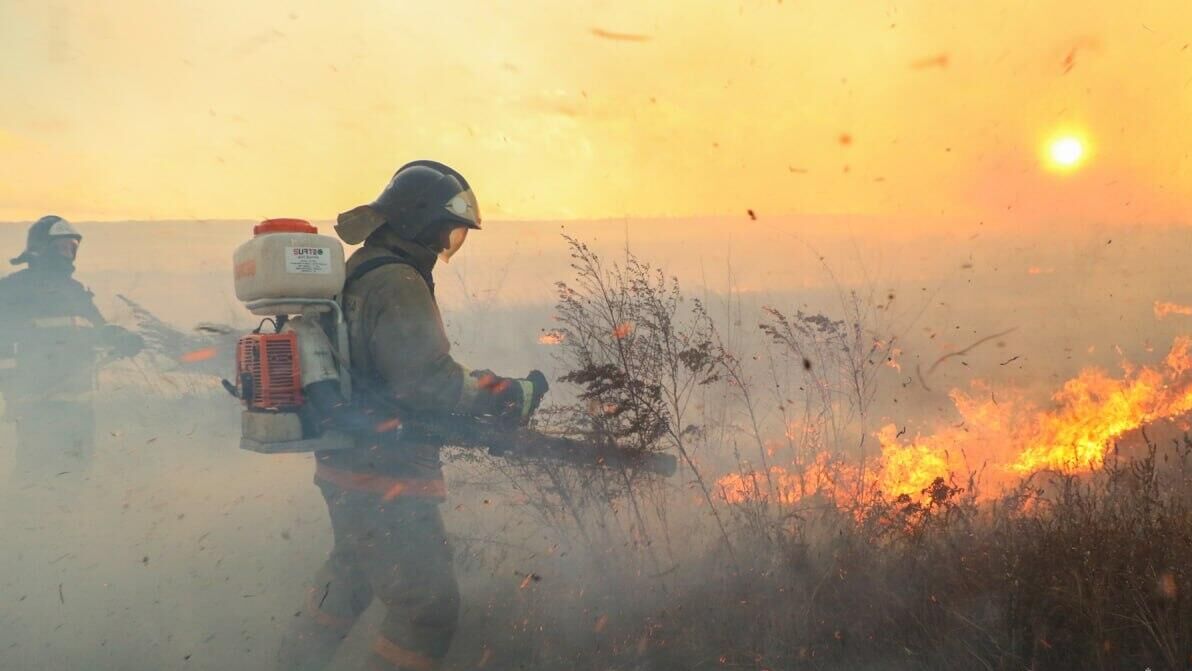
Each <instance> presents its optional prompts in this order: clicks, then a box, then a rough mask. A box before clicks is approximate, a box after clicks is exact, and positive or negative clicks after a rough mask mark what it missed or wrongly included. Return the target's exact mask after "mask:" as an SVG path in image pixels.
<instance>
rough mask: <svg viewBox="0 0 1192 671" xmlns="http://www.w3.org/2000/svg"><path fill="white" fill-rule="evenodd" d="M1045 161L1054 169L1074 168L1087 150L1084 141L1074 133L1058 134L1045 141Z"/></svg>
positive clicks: (1085, 154)
mask: <svg viewBox="0 0 1192 671" xmlns="http://www.w3.org/2000/svg"><path fill="white" fill-rule="evenodd" d="M1046 153H1047V162H1048V163H1049V164H1050V165H1051V167H1052V168H1054V169H1055V170H1060V171H1069V170H1075V169H1076V168H1078V167H1079V166H1080V165H1081V164H1082V163H1084V160H1085V157H1086V156H1087V154H1088V152H1087V150H1086V147H1085V141H1084V140H1083V139H1081V138H1080V137H1078V136H1076V135H1059V136H1056V137H1054V138H1052V139H1051V141H1050V142H1048V143H1047V152H1046Z"/></svg>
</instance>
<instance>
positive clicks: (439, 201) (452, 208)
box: [335, 161, 480, 245]
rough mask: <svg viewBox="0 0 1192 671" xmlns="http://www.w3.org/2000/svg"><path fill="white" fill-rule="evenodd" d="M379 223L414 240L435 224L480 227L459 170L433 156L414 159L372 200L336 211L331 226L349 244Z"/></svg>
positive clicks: (466, 183) (472, 199)
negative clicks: (428, 159) (336, 214)
mask: <svg viewBox="0 0 1192 671" xmlns="http://www.w3.org/2000/svg"><path fill="white" fill-rule="evenodd" d="M382 225H388V226H389V228H391V229H393V231H394V232H396V233H397V234H398V236H400V237H401V238H403V239H406V240H415V239H418V238H419V237H420V236H424V235H426V234H427V233H428V232H431V231H432V230H433V229H435V228H455V227H458V226H464V227H467V228H480V209H479V206H478V205H477V204H476V196H475V195H473V194H472V188H471V187H470V186H469V185H468V180H466V179H464V176H463V175H461V174H459V173H458V172H456V171H455V170H453V169H451V168H450V167H448V166H446V165H443V164H442V163H438V162H436V161H414V162H412V163H407V164H405V165H403V166H402V167H401V168H400V169H399V170H398V171H397V172H396V173H394V175H393V179H391V180H389V185H388V186H386V187H385V190H384V191H382V192H381V195H380V196H377V199H376V200H374V201H373V202H372V203H370V204H368V205H361V206H360V207H357V208H353V209H351V210H348V211H347V212H344V213H343V214H341V215H339V218H338V224H337V225H336V227H335V232H336V233H338V234H339V237H340V238H341V239H342V240H343V241H344V242H346V243H348V244H350V245H354V244H357V243H359V242H363V241H364V239H365V238H367V237H368V236H369V235H371V234H372V232H373V231H375V230H377V229H378V228H380V227H381V226H382Z"/></svg>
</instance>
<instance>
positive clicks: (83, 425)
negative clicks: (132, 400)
mask: <svg viewBox="0 0 1192 671" xmlns="http://www.w3.org/2000/svg"><path fill="white" fill-rule="evenodd" d="M82 239H83V236H82V235H80V234H79V232H78V231H77V230H76V229H75V228H74V226H71V225H70V223H69V222H68V221H66V220H65V219H63V218H62V217H58V216H55V215H48V216H45V217H42V218H41V219H38V220H37V222H35V223H34V224H33V225H32V226H31V227H30V228H29V232H28V235H27V238H26V243H25V250H24V251H23V252H22V253H21V254H20V256H18V257H16V258H15V259H12V264H13V265H27V266H28V267H27V268H25V269H23V270H19V271H17V272H15V273H12V274H11V275H8V276H6V277H4V278H3V279H0V315H3V317H2V318H0V393H2V394H3V395H4V400H5V408H6V414H7V416H8V418H9V419H12V420H15V422H16V435H17V452H16V460H15V467H14V470H13V475H14V477H15V478H17V479H28V480H31V481H35V482H40V483H45V482H48V481H50V480H51V479H53V478H55V477H57V476H60V475H64V474H66V473H86V472H87V471H88V470H89V467H90V462H91V455H92V452H93V450H94V445H95V413H94V410H93V409H92V406H91V396H92V394H93V392H94V390H95V379H96V369H97V364H98V357H99V355H100V352H101V351H102V350H107V351H108V352H109V353H110V355H112V356H123V357H129V356H135V355H136V354H137V353H138V352H139V351H140V350H141V347H142V344H143V343H142V340H141V337H140V336H138V335H137V334H135V333H131V332H129V331H126V330H124V329H122V328H120V327H119V326H115V325H113V324H108V323H107V322H106V320H105V319H104V318H103V315H101V314H100V313H99V310H98V309H96V307H95V302H94V301H93V300H92V293H91V292H90V291H88V290H87V289H86V288H85V287H84V286H83V285H82V284H80V283H79V282H78V280H76V279H74V277H73V276H72V275H73V274H74V270H75V265H74V263H75V257H76V255H77V254H78V250H79V243H80V242H81V241H82Z"/></svg>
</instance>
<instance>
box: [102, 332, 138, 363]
mask: <svg viewBox="0 0 1192 671" xmlns="http://www.w3.org/2000/svg"><path fill="white" fill-rule="evenodd" d="M100 337H101V338H102V339H103V343H104V344H105V345H107V346H108V347H111V348H112V353H113V354H114V355H116V356H117V357H121V358H128V357H134V356H136V355H138V354H140V353H141V350H143V349H145V339H144V338H142V337H141V336H140V335H139V334H136V333H133V332H132V331H129V330H128V329H125V328H121V327H119V326H116V325H115V324H104V325H103V327H102V328H101V330H100Z"/></svg>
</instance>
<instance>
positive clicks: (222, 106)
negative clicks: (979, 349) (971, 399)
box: [0, 0, 1192, 221]
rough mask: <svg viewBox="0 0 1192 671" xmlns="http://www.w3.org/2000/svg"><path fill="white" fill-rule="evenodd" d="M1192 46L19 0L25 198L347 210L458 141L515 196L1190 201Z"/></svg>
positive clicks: (1122, 211) (101, 210) (463, 154)
mask: <svg viewBox="0 0 1192 671" xmlns="http://www.w3.org/2000/svg"><path fill="white" fill-rule="evenodd" d="M1189 41H1192V4H1190V3H1188V2H1186V0H1162V1H1161V0H1137V1H1135V2H1129V3H1123V2H1117V1H1110V0H1049V1H1047V2H1034V1H1026V0H1014V1H1010V0H1007V1H1004V2H956V1H955V0H921V1H917V2H911V1H908V2H892V1H888V0H882V1H873V2H860V1H852V0H847V1H845V0H798V1H795V0H787V1H785V2H777V1H776V0H769V1H767V2H761V1H760V0H739V1H738V2H727V1H725V0H667V1H659V2H650V3H641V2H612V1H609V0H605V1H589V2H558V1H557V0H518V1H516V2H515V1H510V0H504V1H500V0H456V1H449V0H442V1H439V2H435V3H420V2H395V1H393V0H351V1H348V2H340V3H335V6H334V7H332V6H331V3H322V2H310V3H283V2H274V1H272V0H269V1H259V2H251V3H247V2H242V1H239V0H236V1H226V0H208V1H206V2H167V3H162V2H158V1H156V0H113V1H111V2H106V3H86V5H85V6H84V3H73V2H58V1H55V2H46V1H45V0H0V95H2V96H3V104H0V219H4V220H12V219H29V218H32V217H35V216H38V215H40V214H42V213H44V212H47V211H54V212H58V213H60V214H62V215H64V216H67V217H70V218H75V219H124V218H138V219H139V218H192V217H193V218H217V217H237V218H260V217H266V216H281V215H294V216H305V217H309V218H326V217H330V216H333V215H334V213H336V212H338V211H340V210H343V209H346V208H348V207H350V206H353V205H355V204H358V203H359V202H362V201H367V200H371V199H372V198H373V197H374V196H375V195H376V193H377V191H378V190H379V189H380V187H381V186H382V185H383V184H384V182H385V181H386V179H387V178H388V176H389V175H390V174H391V172H392V170H393V169H394V168H395V167H397V166H398V165H400V164H401V163H403V162H404V161H406V160H408V159H411V158H415V157H431V158H437V159H440V160H444V161H447V162H449V163H451V164H453V165H454V166H456V167H457V168H459V169H460V170H461V171H462V172H464V174H466V175H467V176H468V177H469V179H470V180H471V181H472V182H473V184H474V186H475V188H476V190H477V192H478V195H479V197H480V200H481V209H482V211H483V212H484V213H485V214H486V215H487V216H490V217H494V218H519V219H526V218H592V217H621V216H676V215H689V214H721V213H732V214H738V215H739V214H742V213H743V212H744V211H745V210H746V209H753V210H755V211H756V212H757V213H759V214H760V215H763V216H764V215H767V214H777V213H809V212H813V213H820V212H833V213H868V214H900V215H907V214H911V215H919V214H922V215H933V216H938V215H943V216H945V217H963V218H990V219H997V218H1010V219H1018V220H1034V219H1037V218H1046V219H1048V220H1053V221H1054V220H1069V221H1088V220H1097V221H1184V220H1186V212H1188V211H1189V209H1190V208H1189V206H1190V205H1192V163H1190V159H1189V157H1188V151H1189V150H1188V147H1190V146H1192V123H1189V118H1192V117H1190V114H1192V47H1190V46H1188V42H1189ZM1062 127H1073V128H1076V129H1078V130H1080V131H1082V132H1083V133H1085V134H1086V135H1087V136H1088V138H1089V139H1090V151H1091V156H1090V160H1089V162H1088V163H1087V165H1086V166H1085V167H1083V168H1082V169H1080V170H1077V171H1075V172H1073V173H1071V174H1066V175H1058V174H1054V173H1052V172H1048V171H1047V170H1045V169H1044V168H1043V167H1042V166H1041V165H1040V163H1039V147H1040V144H1041V143H1042V142H1043V141H1044V140H1045V139H1046V138H1047V137H1048V136H1049V135H1050V134H1052V133H1053V132H1054V131H1055V130H1056V129H1059V128H1062Z"/></svg>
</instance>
